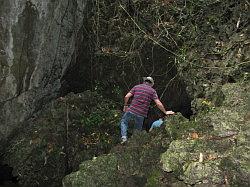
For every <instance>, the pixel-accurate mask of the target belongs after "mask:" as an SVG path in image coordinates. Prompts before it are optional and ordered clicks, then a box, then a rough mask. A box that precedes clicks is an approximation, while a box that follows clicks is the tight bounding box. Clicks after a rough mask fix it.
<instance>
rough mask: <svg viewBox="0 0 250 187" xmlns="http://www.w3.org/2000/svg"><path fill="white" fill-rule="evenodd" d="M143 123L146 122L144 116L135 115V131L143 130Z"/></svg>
mask: <svg viewBox="0 0 250 187" xmlns="http://www.w3.org/2000/svg"><path fill="white" fill-rule="evenodd" d="M143 121H144V117H143V116H139V115H135V129H136V130H142V126H143Z"/></svg>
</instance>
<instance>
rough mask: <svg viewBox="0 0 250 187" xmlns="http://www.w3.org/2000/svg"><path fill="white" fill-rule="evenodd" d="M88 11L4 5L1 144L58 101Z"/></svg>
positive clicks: (70, 5)
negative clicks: (47, 105) (78, 34)
mask: <svg viewBox="0 0 250 187" xmlns="http://www.w3.org/2000/svg"><path fill="white" fill-rule="evenodd" d="M84 9H85V1H80V0H79V1H78V0H73V1H66V0H65V1H64V0H63V1H54V0H45V1H38V0H11V1H6V0H1V1H0V120H1V124H0V140H1V141H3V140H5V139H6V138H7V137H8V136H9V135H10V134H11V133H13V130H14V129H16V128H17V127H21V125H20V124H21V122H23V121H25V119H28V118H30V117H31V116H32V114H33V113H34V112H35V111H37V110H39V109H40V108H41V106H42V105H43V104H44V103H47V102H48V101H49V100H51V99H52V98H55V97H56V96H57V95H58V93H59V89H60V87H61V83H60V79H61V77H62V75H63V74H64V71H65V70H66V69H67V67H68V66H69V64H70V62H71V61H72V58H73V54H74V51H75V48H76V37H77V33H78V32H79V30H80V28H81V26H82V24H83V16H82V14H83V11H84ZM1 145H2V144H1Z"/></svg>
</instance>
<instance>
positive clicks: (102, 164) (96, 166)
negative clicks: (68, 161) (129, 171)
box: [63, 155, 119, 187]
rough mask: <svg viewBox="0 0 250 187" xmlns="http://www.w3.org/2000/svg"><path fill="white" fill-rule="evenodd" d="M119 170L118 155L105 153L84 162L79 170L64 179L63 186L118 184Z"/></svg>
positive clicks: (80, 186) (91, 186) (92, 186)
mask: <svg viewBox="0 0 250 187" xmlns="http://www.w3.org/2000/svg"><path fill="white" fill-rule="evenodd" d="M117 171H118V159H117V157H116V155H104V156H101V157H98V158H94V159H92V160H89V161H86V162H83V163H82V164H81V165H80V167H79V171H77V172H74V173H71V174H70V175H67V176H66V177H65V178H64V179H63V186H65V187H71V186H72V187H82V186H89V187H97V186H100V187H101V186H116V185H117V183H118V181H119V178H117Z"/></svg>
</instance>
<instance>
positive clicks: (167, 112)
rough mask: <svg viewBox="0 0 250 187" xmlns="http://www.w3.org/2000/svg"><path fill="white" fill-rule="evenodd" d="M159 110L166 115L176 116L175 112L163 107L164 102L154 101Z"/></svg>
mask: <svg viewBox="0 0 250 187" xmlns="http://www.w3.org/2000/svg"><path fill="white" fill-rule="evenodd" d="M154 102H155V104H156V106H157V108H159V109H160V110H161V111H162V112H163V113H164V114H165V115H170V114H175V113H174V112H173V111H171V110H170V111H166V109H165V107H164V106H163V104H162V102H161V101H160V100H159V99H155V100H154Z"/></svg>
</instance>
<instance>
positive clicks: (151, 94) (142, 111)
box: [120, 77, 174, 143]
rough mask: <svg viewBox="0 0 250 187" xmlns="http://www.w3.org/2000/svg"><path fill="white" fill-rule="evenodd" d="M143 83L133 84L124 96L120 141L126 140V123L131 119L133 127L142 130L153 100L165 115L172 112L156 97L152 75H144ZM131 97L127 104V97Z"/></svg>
mask: <svg viewBox="0 0 250 187" xmlns="http://www.w3.org/2000/svg"><path fill="white" fill-rule="evenodd" d="M143 80H144V81H143V84H139V85H136V86H134V87H133V88H132V89H131V90H130V91H129V92H128V93H127V94H126V96H125V97H124V108H123V111H124V112H125V113H124V115H123V117H122V119H121V124H120V126H121V136H122V137H121V139H122V142H121V143H125V142H126V141H127V131H128V123H129V121H130V120H131V119H134V120H135V129H137V130H142V125H143V120H144V118H145V117H147V113H148V109H149V105H150V103H151V101H152V100H153V101H154V102H155V104H156V106H157V108H159V109H160V110H161V111H162V112H163V113H164V114H165V115H171V114H174V112H173V111H166V110H165V108H164V106H163V104H162V103H161V101H160V100H159V98H158V95H157V93H156V91H155V90H154V89H153V88H152V87H153V85H154V80H153V78H152V77H144V78H143ZM130 98H132V101H131V104H130V106H128V101H129V99H130Z"/></svg>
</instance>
